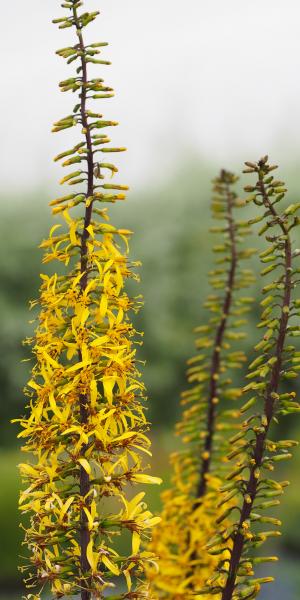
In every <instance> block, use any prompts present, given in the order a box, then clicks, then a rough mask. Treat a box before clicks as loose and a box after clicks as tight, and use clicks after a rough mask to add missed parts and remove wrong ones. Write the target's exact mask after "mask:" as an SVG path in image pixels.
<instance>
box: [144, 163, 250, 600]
mask: <svg viewBox="0 0 300 600" xmlns="http://www.w3.org/2000/svg"><path fill="white" fill-rule="evenodd" d="M236 182H237V177H235V176H234V175H233V174H231V173H229V172H226V171H221V173H220V176H219V177H218V178H217V179H215V181H214V188H213V201H212V213H213V218H214V219H217V220H219V221H220V224H219V225H218V226H216V227H214V228H213V229H212V231H213V232H215V233H216V234H218V235H220V236H222V242H221V243H219V244H218V245H216V246H214V252H215V253H216V261H215V262H216V264H215V268H214V269H213V271H211V273H210V284H211V287H212V289H213V293H212V294H211V295H210V296H209V297H208V298H207V301H206V303H205V307H206V308H207V309H208V310H209V312H210V318H209V319H208V321H207V323H206V324H205V325H202V326H201V327H198V328H197V329H196V333H198V334H200V337H199V338H198V339H197V341H196V348H197V354H196V355H195V356H194V357H193V358H192V359H191V360H189V361H188V371H187V378H188V381H189V383H190V384H191V386H190V387H189V389H188V390H187V391H186V392H184V393H183V394H182V405H183V406H184V407H185V410H184V413H183V417H182V421H181V422H180V423H179V425H178V427H177V432H178V434H179V435H180V436H181V439H182V442H183V449H182V450H181V451H180V452H178V453H176V454H174V455H173V457H172V463H173V471H174V475H173V486H172V488H171V489H169V490H167V491H166V492H164V494H163V496H162V500H163V511H162V515H161V516H162V521H161V523H160V525H159V527H157V528H155V530H154V535H153V541H152V543H151V544H150V549H151V550H153V551H154V552H155V553H156V554H157V555H158V556H159V557H160V563H159V564H160V571H159V573H157V572H155V571H153V570H150V572H149V578H150V580H151V581H152V588H153V591H154V593H155V594H156V596H158V597H162V598H164V597H165V598H167V597H168V598H173V599H175V598H176V599H182V598H185V597H187V596H189V595H191V596H193V595H194V594H195V593H197V592H198V591H200V590H201V589H202V587H203V586H204V584H205V583H206V581H207V579H208V578H209V577H210V576H211V574H212V572H213V569H214V567H215V565H216V561H217V558H215V557H213V556H211V555H210V554H208V552H207V550H206V549H205V545H206V543H207V541H208V539H209V538H210V537H211V536H212V532H213V531H214V528H215V522H216V519H217V518H218V516H220V514H221V513H223V509H224V507H221V508H220V507H217V503H218V488H219V487H220V485H221V481H222V480H223V478H224V473H226V464H225V462H224V458H223V457H224V455H226V450H225V449H228V448H227V442H226V437H227V432H231V435H232V429H235V417H236V416H237V412H236V410H235V407H234V401H235V400H237V398H238V397H239V396H240V390H239V389H237V388H235V387H233V384H232V380H231V376H230V375H231V372H232V370H234V369H235V368H240V367H241V366H242V365H243V363H244V362H245V360H246V359H245V356H244V354H243V352H241V351H240V350H236V349H235V348H234V345H235V343H236V342H239V341H240V340H241V339H242V338H243V337H244V334H243V333H242V332H241V331H240V328H241V327H242V326H243V324H244V323H245V319H244V317H245V314H246V313H247V312H248V310H249V306H250V304H251V300H252V299H251V298H249V297H245V296H244V295H243V293H241V291H242V290H243V289H244V288H246V287H248V286H249V285H250V283H251V282H252V281H253V275H252V272H251V271H250V270H249V269H245V268H244V267H243V266H242V262H243V261H244V259H247V258H249V257H250V256H251V254H252V250H251V249H250V250H248V249H246V248H245V247H244V243H243V242H244V237H245V236H246V235H247V234H248V232H249V227H248V223H247V222H245V221H239V220H237V218H236V214H235V212H236V208H238V207H240V206H243V205H244V203H243V202H242V203H241V201H240V200H239V199H238V198H237V194H236V192H235V184H236Z"/></svg>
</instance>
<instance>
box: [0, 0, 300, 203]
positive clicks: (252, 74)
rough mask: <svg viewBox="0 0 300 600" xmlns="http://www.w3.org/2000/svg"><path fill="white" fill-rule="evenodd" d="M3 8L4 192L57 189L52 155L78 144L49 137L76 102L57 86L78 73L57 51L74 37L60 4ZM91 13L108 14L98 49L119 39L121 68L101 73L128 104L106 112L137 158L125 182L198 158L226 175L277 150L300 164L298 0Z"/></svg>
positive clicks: (113, 0) (108, 4)
mask: <svg viewBox="0 0 300 600" xmlns="http://www.w3.org/2000/svg"><path fill="white" fill-rule="evenodd" d="M2 3H3V6H2V7H1V22H2V28H1V36H0V60H1V88H2V89H1V110H0V121H1V148H2V156H1V159H0V181H1V187H2V191H3V190H5V191H7V192H9V191H13V192H18V191H21V190H28V189H30V188H34V187H37V186H41V185H45V183H46V184H47V185H48V187H49V189H51V191H52V190H53V189H55V188H56V185H57V183H56V182H57V179H59V177H61V169H60V168H59V167H58V166H57V165H55V164H54V163H53V161H52V157H53V156H54V155H55V154H57V153H58V152H59V151H61V150H62V149H65V148H67V147H68V146H69V140H71V143H72V142H73V140H74V141H77V139H78V135H79V130H78V132H77V134H76V133H72V134H71V135H70V133H60V134H51V133H50V129H51V125H52V122H53V121H55V120H57V119H58V118H60V117H63V116H65V115H66V114H69V113H70V112H71V110H70V109H71V108H72V107H73V103H74V102H73V99H74V97H73V95H72V94H61V93H59V91H58V88H57V83H58V81H59V80H61V79H65V78H67V77H69V76H72V74H73V71H74V69H73V66H72V65H71V67H67V66H66V65H65V63H64V61H63V59H61V58H59V57H57V56H56V55H55V53H54V52H55V50H56V49H57V48H61V47H64V46H66V45H68V44H69V42H71V43H72V42H73V32H72V33H70V30H63V31H59V30H58V29H57V26H54V25H52V24H51V20H52V18H54V17H58V16H61V14H62V13H63V11H62V9H60V6H59V4H60V3H59V0H27V1H26V2H24V0H14V2H8V1H7V2H6V0H5V1H4V0H2ZM85 4H86V9H100V10H101V13H102V14H101V16H100V17H98V19H97V21H96V23H95V24H93V25H92V26H90V27H89V28H88V29H86V30H85V31H86V32H87V34H88V41H90V42H92V41H109V42H110V46H109V47H108V48H106V49H104V54H103V57H104V58H108V59H110V60H112V62H113V64H112V66H110V67H100V68H97V69H98V74H99V76H103V75H104V78H105V81H106V83H107V84H109V85H112V87H114V89H115V90H116V93H117V95H116V98H114V99H112V100H103V101H99V102H98V109H99V111H100V112H102V113H103V114H104V116H107V117H108V118H113V119H116V120H118V121H119V122H120V126H119V127H118V128H114V129H112V130H111V132H110V135H111V138H112V141H113V145H117V144H121V145H126V146H127V147H128V149H129V152H128V153H126V155H124V156H122V158H120V159H119V160H118V164H119V165H120V166H121V173H122V178H121V179H122V181H123V182H126V183H127V182H130V183H131V187H133V188H135V189H136V188H138V187H139V186H141V185H144V184H145V183H147V182H148V181H152V182H153V181H157V179H160V180H161V179H162V178H164V177H167V175H168V174H169V173H170V172H172V169H175V168H176V164H177V161H178V160H179V159H180V158H182V157H183V156H184V155H186V157H187V158H188V156H189V154H191V153H192V152H194V153H195V152H198V153H199V155H201V156H202V157H203V158H204V159H207V160H212V159H213V158H214V159H215V160H217V161H218V163H221V164H222V166H224V167H227V166H228V167H230V166H231V163H232V162H235V161H237V160H238V161H239V162H241V161H243V160H244V159H248V160H251V159H256V158H258V156H260V155H261V154H263V153H266V152H267V151H269V152H270V153H271V156H272V158H273V159H274V160H276V161H278V160H284V159H287V158H289V157H290V155H291V154H293V156H294V161H296V162H297V161H298V160H299V162H300V35H299V28H300V2H299V0H248V1H246V0H226V1H225V0H151V1H149V0H148V1H146V0H86V3H85ZM87 34H86V35H87ZM100 107H101V108H100ZM74 131H75V130H74Z"/></svg>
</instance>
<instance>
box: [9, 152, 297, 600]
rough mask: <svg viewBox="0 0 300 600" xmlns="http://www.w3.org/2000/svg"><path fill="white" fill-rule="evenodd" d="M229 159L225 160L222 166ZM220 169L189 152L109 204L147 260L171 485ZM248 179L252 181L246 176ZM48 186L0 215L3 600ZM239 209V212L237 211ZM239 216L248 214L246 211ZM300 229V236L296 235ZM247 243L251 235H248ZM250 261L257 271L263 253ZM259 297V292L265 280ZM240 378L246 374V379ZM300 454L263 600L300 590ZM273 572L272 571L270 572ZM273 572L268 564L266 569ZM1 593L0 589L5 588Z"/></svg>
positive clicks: (16, 542)
mask: <svg viewBox="0 0 300 600" xmlns="http://www.w3.org/2000/svg"><path fill="white" fill-rule="evenodd" d="M225 166H226V165H225ZM216 173H217V169H216V168H215V166H214V165H212V164H203V162H202V161H201V160H200V159H198V157H196V156H194V157H191V158H190V160H189V161H188V162H186V164H185V165H182V163H181V166H180V168H178V169H177V170H176V172H175V173H174V176H173V177H171V176H170V177H169V180H168V181H167V182H166V181H165V182H164V183H163V184H161V185H157V186H156V187H155V186H153V188H152V189H151V188H149V185H148V187H147V190H143V189H141V190H140V192H139V193H138V194H135V195H134V194H132V195H130V197H129V199H128V201H127V202H126V203H125V204H124V203H122V204H120V205H118V206H112V208H111V210H110V212H111V217H112V220H113V222H114V223H117V224H118V223H122V226H123V227H128V228H130V229H132V230H133V231H134V232H135V235H134V236H133V238H132V243H131V256H132V257H133V258H134V259H138V260H141V261H142V263H143V266H142V269H141V276H142V282H141V285H140V286H139V288H140V289H135V292H136V293H140V292H142V293H143V295H144V298H145V306H144V309H143V310H142V311H141V313H140V314H139V315H137V317H136V326H137V328H138V329H139V330H143V331H144V332H145V337H144V346H143V348H142V349H141V353H140V357H141V358H143V359H145V360H146V367H145V369H144V377H145V380H146V384H147V387H148V393H149V412H150V419H151V421H152V423H153V433H152V437H153V451H154V457H153V470H154V472H155V474H157V475H159V474H160V475H162V476H163V477H164V480H165V481H164V485H167V484H168V478H169V469H168V454H169V452H170V451H171V450H173V449H174V448H175V446H176V444H177V443H178V442H177V440H176V439H175V438H174V436H173V426H174V423H175V422H176V420H177V418H178V416H179V401H178V399H179V395H180V392H181V391H182V390H183V389H184V386H185V375H184V373H185V361H186V359H187V358H188V357H189V356H190V355H191V354H192V353H193V351H194V348H193V343H194V340H193V328H194V327H195V326H196V325H197V324H199V323H201V321H202V320H203V319H205V318H206V317H205V312H204V311H203V309H202V301H203V300H204V298H205V295H206V293H207V290H208V286H207V279H206V274H207V272H208V270H209V268H210V264H211V252H210V248H211V244H212V240H211V236H210V234H209V227H210V225H211V221H210V207H209V202H210V187H211V185H210V180H211V178H212V177H213V176H214V175H215V174H216ZM280 177H281V178H284V179H286V180H287V182H288V187H289V190H290V199H291V201H295V200H299V194H298V193H297V187H298V182H297V177H298V174H297V169H296V168H294V167H293V165H290V164H286V165H285V166H284V167H283V168H282V169H281V170H280ZM247 182H248V181H247ZM49 200H50V198H48V197H47V193H46V192H45V190H44V189H39V190H35V191H33V193H31V194H30V195H29V194H28V196H26V197H25V198H24V196H22V198H21V197H20V198H19V197H17V196H14V197H10V196H9V195H6V196H5V197H2V198H1V206H2V210H1V220H0V277H1V291H0V306H1V335H0V345H1V347H0V387H1V390H2V402H1V405H0V410H1V416H0V419H1V423H2V435H1V451H0V477H1V485H0V531H1V533H2V535H1V545H0V600H4V598H5V599H6V600H8V599H9V600H13V599H15V598H20V597H21V591H20V579H19V576H18V574H17V565H18V563H19V558H18V555H19V554H20V553H22V549H21V547H20V543H21V539H22V532H21V530H20V529H19V527H18V522H19V517H18V511H17V496H18V487H19V482H18V477H17V470H16V465H17V463H18V462H19V450H18V448H17V443H16V427H15V426H13V425H11V424H10V419H11V418H14V417H17V416H19V415H21V414H22V413H23V411H24V404H25V401H24V398H23V396H22V387H23V386H24V384H25V381H26V378H27V376H28V363H27V362H21V361H22V359H24V358H26V357H27V356H28V350H27V349H26V347H25V348H24V347H23V346H22V344H21V341H22V339H24V338H25V337H26V335H27V334H28V333H29V332H30V331H31V330H32V325H30V324H29V322H28V321H29V319H30V313H29V311H28V301H29V299H31V298H34V297H36V296H37V294H38V286H39V273H40V272H41V252H40V251H39V250H38V249H37V246H38V244H39V242H40V241H41V239H42V238H43V237H44V236H45V235H47V230H48V228H49V223H50V221H51V220H52V217H51V216H50V209H49V208H48V206H47V204H48V201H49ZM240 215H241V213H240ZM241 218H242V216H241ZM298 235H299V234H298ZM249 243H250V245H253V244H254V240H251V239H250V242H249ZM299 243H300V238H299ZM253 265H254V266H255V268H256V270H258V268H259V267H258V262H257V259H254V260H253ZM253 294H254V295H255V296H256V297H259V282H258V283H257V284H256V286H254V289H253ZM257 316H258V306H255V308H254V309H253V313H252V314H251V316H250V322H249V326H248V329H247V334H248V335H247V340H246V342H245V345H246V352H247V355H248V356H249V357H250V355H251V353H252V347H253V344H254V343H255V340H256V339H257V337H258V332H257V331H256V328H255V321H256V319H257ZM240 382H241V381H240ZM283 427H284V433H285V434H287V435H288V436H289V437H293V436H294V437H295V438H296V439H297V438H298V439H299V438H300V420H299V421H297V420H295V419H294V420H291V421H288V420H287V421H286V422H285V423H284V425H283ZM299 467H300V453H299V451H296V452H295V456H294V459H293V461H291V463H290V464H289V465H288V466H285V469H286V470H287V471H289V473H288V474H287V472H286V471H285V475H284V479H286V478H290V479H291V480H292V485H291V487H290V488H289V489H288V490H287V492H286V494H285V497H284V500H283V504H282V507H281V508H280V510H279V511H278V512H279V513H280V515H281V516H282V519H283V535H282V541H280V542H279V543H278V549H277V551H278V552H279V554H280V556H281V557H282V561H281V563H280V565H279V566H278V565H277V566H276V569H275V571H276V573H277V584H276V585H274V586H273V585H272V586H270V587H269V588H268V589H266V591H264V592H263V593H262V594H261V598H262V599H263V600H271V599H272V600H279V599H281V598H282V596H283V594H284V597H285V600H295V599H296V598H298V597H299V593H300V572H299V569H298V566H297V562H298V560H299V556H300V529H299V527H298V523H299V519H300V500H299V489H300V488H299V485H300V468H299ZM160 491H161V490H157V489H153V490H152V491H151V492H149V502H150V504H152V508H153V509H154V510H159V493H160ZM273 570H274V569H273ZM269 571H270V569H269ZM1 594H2V595H1Z"/></svg>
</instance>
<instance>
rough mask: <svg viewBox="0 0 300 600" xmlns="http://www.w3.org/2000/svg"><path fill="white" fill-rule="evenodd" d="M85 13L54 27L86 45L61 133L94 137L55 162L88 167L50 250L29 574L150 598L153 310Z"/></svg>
mask: <svg viewBox="0 0 300 600" xmlns="http://www.w3.org/2000/svg"><path fill="white" fill-rule="evenodd" d="M82 4H83V3H82V2H80V1H78V0H66V1H65V2H64V3H63V4H62V7H63V8H64V9H65V10H66V13H67V14H66V15H65V16H63V17H62V18H59V19H56V20H55V21H54V23H58V24H59V28H60V29H65V28H73V29H74V32H75V34H76V39H75V42H74V45H73V46H70V47H66V48H63V49H61V50H59V51H58V52H57V54H58V55H59V56H61V57H63V58H64V59H66V61H67V63H68V64H71V63H74V65H75V66H76V72H75V74H74V76H72V77H71V78H69V79H67V80H65V81H63V82H62V83H61V84H60V88H61V90H62V91H63V92H67V91H71V92H73V93H75V94H77V95H78V101H77V103H76V106H75V107H74V110H73V112H72V114H70V115H68V116H67V117H65V118H63V119H61V120H59V121H58V122H57V123H55V125H54V129H53V131H55V132H58V131H62V130H65V129H69V128H71V127H77V128H79V129H80V130H81V140H80V141H79V142H78V143H77V144H76V145H75V146H74V147H72V148H71V149H70V150H67V151H65V152H62V153H61V154H60V155H59V156H58V157H57V158H56V159H55V160H62V161H63V163H62V164H63V166H64V167H69V166H73V167H75V170H73V171H72V172H71V173H68V174H67V175H66V176H65V177H64V178H63V179H62V181H61V183H62V184H64V183H67V184H68V185H69V186H71V188H72V191H71V192H70V193H68V194H67V195H65V196H63V197H62V198H59V199H57V200H55V201H53V202H51V205H52V206H53V212H54V214H59V215H60V217H61V220H62V222H61V223H59V224H56V225H54V226H53V227H52V229H51V231H50V235H49V239H47V240H46V241H44V242H43V243H42V244H41V246H42V248H43V249H44V252H45V254H44V263H48V262H50V261H54V264H55V265H56V266H57V272H56V273H55V272H54V274H52V275H51V276H48V275H42V284H41V290H40V299H39V300H38V301H37V302H36V303H35V304H37V305H38V306H39V309H40V313H39V319H38V324H37V329H36V331H35V337H34V338H33V340H31V342H32V345H33V355H34V362H35V364H34V366H33V369H32V377H31V380H30V381H29V382H28V386H27V388H26V392H27V396H28V398H29V407H28V409H29V410H28V414H27V416H24V417H23V418H22V419H21V420H20V421H21V426H22V431H21V433H20V435H19V437H21V438H25V440H26V442H25V446H24V447H23V450H24V451H25V452H27V453H28V454H29V456H28V460H27V462H25V463H24V464H21V465H20V470H21V475H22V479H23V481H24V483H25V484H26V489H24V491H23V492H22V493H21V498H20V506H21V510H22V511H23V513H29V515H30V524H29V525H28V527H27V526H26V534H25V544H26V545H27V546H28V548H29V551H30V556H29V561H28V564H27V565H25V566H24V567H23V570H24V571H25V573H26V579H25V581H26V585H27V587H28V588H32V590H33V591H32V593H29V595H28V596H27V599H28V600H29V599H32V600H33V599H34V600H38V599H40V598H41V593H42V591H43V590H44V591H45V592H47V593H48V594H50V596H49V598H50V597H51V598H63V597H66V596H73V595H76V596H77V595H79V596H80V597H81V600H90V599H91V598H103V594H104V592H105V596H107V595H108V589H107V588H113V587H114V585H115V584H114V581H115V580H116V578H118V577H119V576H124V583H125V586H124V583H123V582H122V581H121V582H120V586H119V588H118V589H119V591H118V593H117V595H116V592H113V593H114V597H115V598H123V597H126V598H140V597H144V596H145V595H147V597H148V591H147V588H146V586H145V585H144V584H143V583H142V581H141V579H142V576H143V572H144V569H145V565H146V563H147V562H148V561H150V560H151V557H152V555H151V553H149V552H144V551H142V550H141V549H140V540H141V536H142V537H143V536H145V535H147V531H148V530H149V528H151V527H152V526H153V525H154V524H156V523H157V521H158V520H159V519H158V518H157V517H152V515H151V513H150V512H149V511H148V510H147V506H146V504H145V503H144V492H141V491H139V492H138V493H137V494H132V492H131V491H130V488H131V487H132V486H134V485H137V484H141V483H142V484H147V483H159V482H160V480H159V479H158V478H155V477H152V476H151V475H148V474H146V473H145V472H144V471H145V468H146V466H147V465H144V461H143V458H142V457H143V456H146V457H147V456H148V455H149V454H150V451H149V446H150V442H149V439H148V437H147V435H146V432H147V430H148V423H147V420H146V417H145V412H144V407H143V396H144V386H143V383H142V381H141V379H140V373H139V371H138V367H137V359H136V345H137V343H139V342H138V341H137V336H136V335H135V334H136V332H135V331H134V328H133V325H132V323H131V321H130V313H131V312H132V311H134V310H137V309H138V307H139V303H140V302H139V299H138V298H130V297H129V296H128V295H127V293H126V291H125V290H124V283H125V281H126V280H127V279H128V278H134V279H137V276H136V275H135V274H134V271H133V267H134V266H135V265H134V263H132V262H130V261H129V259H128V237H129V235H130V232H129V231H126V230H123V229H118V228H116V227H114V226H113V225H111V224H110V223H109V219H108V216H107V214H106V210H107V209H106V208H104V207H103V205H104V204H105V203H107V202H115V201H117V200H123V199H124V197H125V196H124V191H125V190H127V189H128V188H127V187H126V186H123V185H120V184H119V183H112V182H111V179H108V178H107V174H109V175H114V174H115V173H117V168H116V167H115V166H114V165H113V164H111V163H109V162H107V160H106V159H105V156H106V155H107V154H108V153H113V152H120V151H122V150H124V148H113V147H111V146H110V145H109V143H110V140H109V138H108V136H107V134H106V133H103V132H104V131H105V128H107V127H111V126H114V125H117V123H115V122H113V121H107V120H104V119H103V117H102V115H101V114H98V113H97V112H95V109H94V108H91V101H92V100H97V99H104V98H109V97H111V96H112V95H113V91H112V89H111V88H110V87H108V86H107V85H106V84H105V83H104V82H103V79H101V78H96V79H90V78H89V75H88V67H89V65H90V64H94V65H106V64H109V63H107V61H106V60H102V59H99V54H100V52H101V48H102V46H105V45H106V44H104V43H93V44H88V45H85V42H84V37H83V31H84V29H85V27H86V26H87V25H88V24H89V23H91V22H92V21H94V20H95V18H96V16H97V14H98V13H97V12H81V10H82V9H81V7H82ZM75 207H77V208H75ZM72 209H75V210H72ZM129 498H130V499H129ZM126 530H127V531H129V532H130V534H131V537H132V544H131V545H130V549H129V551H128V554H127V555H125V556H119V554H118V552H117V551H116V549H115V544H114V539H115V536H117V535H120V534H122V532H124V531H126Z"/></svg>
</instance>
